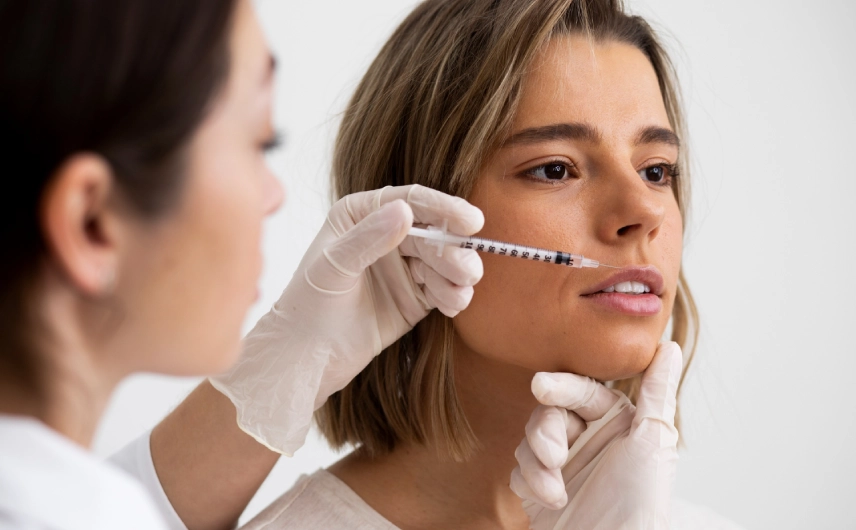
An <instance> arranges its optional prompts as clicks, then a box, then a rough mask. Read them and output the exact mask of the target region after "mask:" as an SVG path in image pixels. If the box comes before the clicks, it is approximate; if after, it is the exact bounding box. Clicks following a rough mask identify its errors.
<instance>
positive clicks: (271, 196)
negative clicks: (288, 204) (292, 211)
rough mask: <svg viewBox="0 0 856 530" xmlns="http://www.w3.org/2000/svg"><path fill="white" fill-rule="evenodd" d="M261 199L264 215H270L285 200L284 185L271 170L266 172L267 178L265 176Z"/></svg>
mask: <svg viewBox="0 0 856 530" xmlns="http://www.w3.org/2000/svg"><path fill="white" fill-rule="evenodd" d="M263 200H264V212H265V216H268V215H272V214H273V213H274V212H276V211H277V210H279V209H280V207H281V206H282V205H283V203H284V202H285V186H283V185H282V183H281V182H280V181H279V179H278V178H276V175H274V174H273V172H271V171H268V172H267V178H265V186H264V199H263Z"/></svg>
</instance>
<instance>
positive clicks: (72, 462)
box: [0, 415, 164, 530]
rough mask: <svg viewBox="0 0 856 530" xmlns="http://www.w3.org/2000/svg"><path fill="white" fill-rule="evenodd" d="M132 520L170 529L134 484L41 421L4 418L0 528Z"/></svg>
mask: <svg viewBox="0 0 856 530" xmlns="http://www.w3.org/2000/svg"><path fill="white" fill-rule="evenodd" d="M46 507H50V509H46ZM130 521H133V522H134V524H135V525H140V526H138V527H139V528H153V529H154V528H164V526H163V521H162V520H161V519H160V517H159V516H158V514H157V511H156V510H155V509H154V506H153V505H152V502H151V500H150V499H149V498H148V495H147V494H146V492H145V491H144V490H143V489H142V487H141V486H140V485H139V484H138V483H137V482H136V481H135V480H134V479H132V478H131V477H129V476H127V475H126V474H125V473H123V472H122V471H120V470H118V469H115V468H114V467H113V466H111V465H109V464H107V463H105V462H103V461H101V460H100V459H98V458H96V457H95V456H93V455H92V454H90V453H89V452H88V451H85V450H84V449H83V448H81V447H79V446H77V445H75V444H73V443H72V442H71V441H69V440H67V439H66V438H64V437H62V436H60V435H59V434H57V433H56V432H54V431H52V430H51V429H49V428H48V427H46V426H45V425H43V424H41V423H40V422H38V421H36V420H33V419H28V418H21V417H11V416H4V415H0V528H8V527H9V526H8V525H11V526H12V527H15V528H56V529H68V530H71V529H75V530H76V529H86V530H95V529H99V528H123V527H127V526H128V523H129V522H130ZM13 523H14V524H13Z"/></svg>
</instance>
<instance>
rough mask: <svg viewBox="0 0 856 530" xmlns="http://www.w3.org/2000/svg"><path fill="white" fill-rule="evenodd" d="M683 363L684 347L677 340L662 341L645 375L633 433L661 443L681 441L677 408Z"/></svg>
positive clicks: (638, 400)
mask: <svg viewBox="0 0 856 530" xmlns="http://www.w3.org/2000/svg"><path fill="white" fill-rule="evenodd" d="M682 366H683V359H682V354H681V347H680V346H678V345H677V343H674V342H662V343H660V347H659V348H657V353H655V354H654V359H653V360H652V361H651V364H650V365H649V366H648V368H647V369H646V370H645V373H644V374H643V375H642V385H641V387H640V388H639V397H638V398H637V400H636V415H635V416H634V418H633V424H632V426H631V428H630V429H631V433H634V434H635V435H636V436H642V437H644V438H646V439H648V440H650V441H652V442H654V443H656V444H657V445H660V446H662V445H663V443H668V444H672V443H674V444H677V430H676V429H675V409H676V407H677V393H678V383H679V382H680V379H681V368H682ZM664 429H665V431H664ZM663 435H665V438H664V436H663ZM672 438H674V440H672Z"/></svg>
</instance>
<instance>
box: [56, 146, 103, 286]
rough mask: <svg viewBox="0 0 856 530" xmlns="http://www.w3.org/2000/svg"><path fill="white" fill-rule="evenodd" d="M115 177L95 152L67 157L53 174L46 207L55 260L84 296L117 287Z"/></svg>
mask: <svg viewBox="0 0 856 530" xmlns="http://www.w3.org/2000/svg"><path fill="white" fill-rule="evenodd" d="M114 194H115V179H114V176H113V172H112V170H111V168H110V165H109V164H108V163H107V161H106V160H104V159H103V158H102V157H101V156H99V155H97V154H94V153H80V154H76V155H74V156H72V157H71V158H69V159H67V160H66V161H65V162H64V163H63V164H62V165H61V166H60V168H59V169H58V170H57V171H56V173H55V174H54V175H53V177H52V179H51V182H50V184H49V185H48V186H47V188H46V189H45V192H44V195H43V196H42V204H41V210H40V215H41V219H40V222H41V225H42V231H43V234H44V238H45V243H46V245H47V247H48V257H49V259H50V262H51V263H52V264H53V265H54V266H56V267H57V269H58V270H59V272H60V273H61V274H62V275H63V276H65V277H66V278H67V279H68V281H69V282H70V283H71V284H72V285H73V286H74V287H75V288H76V289H78V290H80V291H81V292H83V293H85V294H87V295H90V296H103V295H105V294H109V293H110V292H111V291H112V290H113V288H114V285H115V282H116V275H117V267H118V265H119V259H118V241H117V239H118V233H117V230H116V228H117V227H115V226H114V224H115V223H114V221H115V219H116V216H115V212H114V211H113V209H115V206H114V204H113V202H112V201H110V198H111V196H112V195H114Z"/></svg>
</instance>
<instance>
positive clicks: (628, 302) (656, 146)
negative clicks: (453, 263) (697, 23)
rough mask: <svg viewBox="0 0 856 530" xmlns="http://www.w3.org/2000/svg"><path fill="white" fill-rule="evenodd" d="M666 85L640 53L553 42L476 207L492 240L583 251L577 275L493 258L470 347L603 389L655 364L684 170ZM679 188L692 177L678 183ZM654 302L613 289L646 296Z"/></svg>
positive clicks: (465, 334) (467, 334)
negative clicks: (588, 263) (594, 263)
mask: <svg viewBox="0 0 856 530" xmlns="http://www.w3.org/2000/svg"><path fill="white" fill-rule="evenodd" d="M677 143H678V142H677V138H676V137H675V135H674V134H673V133H672V128H671V126H670V124H669V119H668V116H667V114H666V109H665V106H664V103H663V98H662V95H661V93H660V89H659V85H658V81H657V76H656V74H655V72H654V69H653V67H652V66H651V63H650V62H649V61H648V59H647V58H646V57H645V56H644V55H643V53H642V52H641V51H639V50H638V49H636V48H634V47H632V46H629V45H626V44H620V43H617V42H603V43H596V44H589V43H588V42H587V41H586V40H585V39H584V38H582V37H579V36H571V37H561V38H556V39H554V40H553V41H552V42H551V44H550V45H549V46H548V47H547V48H546V49H545V50H544V51H543V52H542V53H541V55H540V57H539V58H538V59H537V60H536V61H535V63H534V65H533V68H532V69H531V71H530V73H529V74H528V76H527V78H526V79H525V82H524V84H523V92H522V99H521V101H520V107H519V109H518V112H517V114H516V118H515V120H514V124H513V128H512V132H511V135H510V136H509V139H508V140H507V141H506V142H505V143H504V144H503V145H502V146H501V147H500V148H499V149H498V150H497V151H496V152H495V153H494V154H493V155H492V156H491V157H490V158H489V160H488V161H487V163H486V164H485V166H484V168H483V169H482V171H481V174H480V176H479V180H478V181H477V183H476V186H475V188H474V190H473V192H472V195H471V196H470V197H469V198H468V199H469V201H470V202H472V203H473V204H475V205H476V206H478V207H479V208H481V209H482V211H483V212H484V214H485V220H486V222H485V227H484V230H483V231H482V232H481V233H480V235H482V236H484V237H488V238H493V239H499V240H505V241H510V242H514V243H519V244H524V245H529V246H536V247H541V248H545V249H551V250H561V251H565V252H571V253H576V254H582V255H584V256H585V257H587V258H592V259H595V260H599V261H600V262H601V263H606V264H610V265H615V266H618V267H622V268H627V269H626V270H617V269H610V268H603V267H601V268H598V269H572V268H568V267H564V266H560V265H555V264H545V263H534V262H530V261H524V260H519V259H510V258H507V257H499V256H492V255H488V254H482V256H483V257H484V269H485V274H484V278H483V279H482V280H481V282H480V283H479V284H478V285H476V287H475V295H474V297H473V300H472V303H471V304H470V306H469V307H468V308H467V309H466V310H465V311H464V312H462V313H461V314H460V315H459V316H458V317H457V318H456V319H455V326H456V329H457V332H458V337H459V341H461V342H462V343H463V345H464V346H466V347H468V349H470V350H472V351H474V352H476V353H478V354H481V355H483V356H487V357H489V358H491V359H493V360H499V361H503V362H507V363H511V364H514V365H518V366H522V367H525V368H527V369H531V370H535V371H563V372H574V373H579V374H583V375H588V376H590V377H594V378H596V379H600V380H613V379H619V378H624V377H628V376H631V375H634V374H637V373H639V372H641V371H643V370H644V369H645V368H646V367H647V365H648V364H649V362H650V360H651V358H652V357H653V354H654V352H655V350H656V347H657V343H658V342H659V340H660V337H661V336H662V334H663V332H664V330H665V328H666V325H667V322H668V320H669V316H670V314H671V311H672V305H673V303H674V299H675V291H676V286H677V282H678V273H679V270H680V265H681V247H682V220H681V213H680V211H679V209H678V204H677V201H676V199H675V196H674V194H673V191H672V187H671V186H670V180H671V179H672V178H675V175H674V174H673V173H674V168H673V166H674V165H675V164H676V163H677V161H678V145H677ZM677 178H680V177H677ZM626 281H635V282H639V283H640V284H643V285H644V287H642V289H643V290H644V289H645V288H646V287H647V288H648V290H650V291H651V292H650V293H647V294H631V293H627V294H625V293H620V292H611V293H610V292H603V290H604V289H606V290H607V291H609V290H611V289H613V288H614V289H615V291H625V290H627V289H628V288H631V289H637V290H638V289H639V288H640V286H639V285H634V284H627V283H623V282H626Z"/></svg>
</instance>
